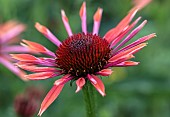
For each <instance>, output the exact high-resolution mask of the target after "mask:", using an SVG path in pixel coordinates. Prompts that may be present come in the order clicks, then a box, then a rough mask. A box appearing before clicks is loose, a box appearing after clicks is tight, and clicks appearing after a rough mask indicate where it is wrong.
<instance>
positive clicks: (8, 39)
mask: <svg viewBox="0 0 170 117" xmlns="http://www.w3.org/2000/svg"><path fill="white" fill-rule="evenodd" d="M24 30H25V25H23V24H21V23H18V22H16V21H8V22H6V23H4V24H0V64H2V65H4V66H5V67H7V68H8V69H9V70H11V71H12V72H13V73H14V74H16V75H18V76H19V77H20V78H21V79H22V80H27V79H25V78H24V77H23V76H24V75H25V73H24V72H23V71H21V70H20V69H19V68H17V67H16V66H14V65H13V64H12V63H11V62H14V60H13V59H11V56H9V53H21V52H24V53H25V52H29V51H30V49H28V48H25V47H23V46H20V45H14V44H15V43H17V42H18V41H19V35H20V33H22V32H23V31H24Z"/></svg>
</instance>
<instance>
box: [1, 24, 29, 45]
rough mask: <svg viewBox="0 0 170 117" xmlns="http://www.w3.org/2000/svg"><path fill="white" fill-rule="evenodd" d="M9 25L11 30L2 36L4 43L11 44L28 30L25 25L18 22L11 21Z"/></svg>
mask: <svg viewBox="0 0 170 117" xmlns="http://www.w3.org/2000/svg"><path fill="white" fill-rule="evenodd" d="M7 23H8V24H7ZM7 23H6V24H7V25H8V26H9V27H8V28H9V29H7V31H6V32H5V33H3V34H2V35H1V40H2V43H8V42H10V40H11V39H14V37H16V36H18V35H19V34H20V33H21V32H23V31H24V30H25V28H26V27H25V25H24V24H20V23H18V22H16V21H9V22H7Z"/></svg>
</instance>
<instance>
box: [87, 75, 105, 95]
mask: <svg viewBox="0 0 170 117" xmlns="http://www.w3.org/2000/svg"><path fill="white" fill-rule="evenodd" d="M87 78H88V79H89V80H90V82H91V84H92V85H93V86H94V87H95V88H96V90H97V91H98V92H99V93H100V94H101V95H102V96H105V95H106V94H105V87H104V84H103V82H102V81H101V80H100V79H99V78H98V77H97V76H95V75H93V74H92V75H90V74H88V75H87Z"/></svg>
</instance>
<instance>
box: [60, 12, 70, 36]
mask: <svg viewBox="0 0 170 117" xmlns="http://www.w3.org/2000/svg"><path fill="white" fill-rule="evenodd" d="M61 16H62V20H63V23H64V26H65V28H66V31H67V33H68V35H69V36H72V35H73V33H72V30H71V28H70V24H69V21H68V18H67V16H66V14H65V12H64V10H61Z"/></svg>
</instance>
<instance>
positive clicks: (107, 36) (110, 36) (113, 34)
mask: <svg viewBox="0 0 170 117" xmlns="http://www.w3.org/2000/svg"><path fill="white" fill-rule="evenodd" d="M137 11H138V9H134V10H131V11H130V12H129V13H128V15H127V16H126V17H125V18H123V20H121V22H120V23H119V24H118V25H117V26H116V27H115V28H113V29H111V30H109V31H108V32H107V33H106V34H105V36H104V38H105V39H106V40H107V41H108V42H109V43H110V42H112V40H113V39H115V38H116V37H117V36H118V35H119V34H120V33H121V32H122V31H123V30H124V29H125V28H126V27H127V26H128V25H129V23H130V22H131V20H132V19H133V17H134V16H135V14H136V13H137Z"/></svg>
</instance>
